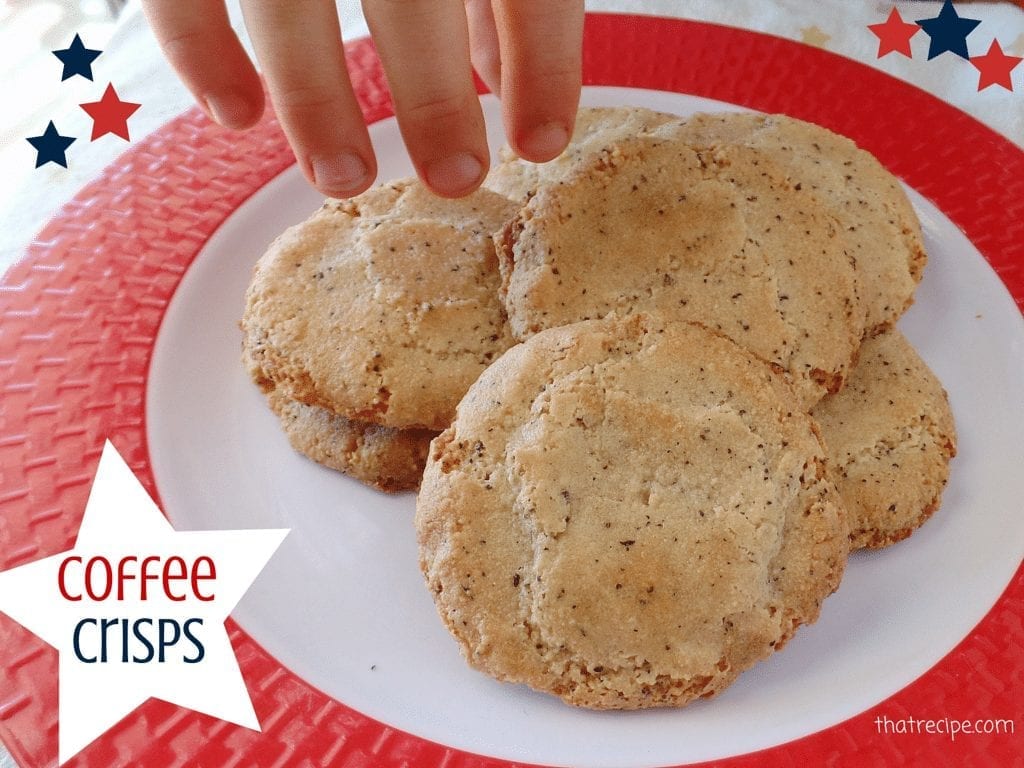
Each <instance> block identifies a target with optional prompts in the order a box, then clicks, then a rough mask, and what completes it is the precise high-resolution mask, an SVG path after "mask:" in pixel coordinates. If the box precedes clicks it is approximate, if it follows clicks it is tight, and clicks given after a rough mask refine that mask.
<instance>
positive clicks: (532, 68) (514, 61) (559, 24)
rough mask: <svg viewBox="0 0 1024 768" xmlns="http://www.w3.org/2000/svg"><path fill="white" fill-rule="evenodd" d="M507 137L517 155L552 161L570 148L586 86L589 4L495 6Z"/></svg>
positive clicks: (513, 2)
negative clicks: (585, 22)
mask: <svg viewBox="0 0 1024 768" xmlns="http://www.w3.org/2000/svg"><path fill="white" fill-rule="evenodd" d="M494 19H495V22H496V24H497V30H498V39H499V41H500V44H501V98H502V111H503V113H504V119H505V132H506V134H507V135H508V140H509V143H510V144H511V145H512V148H513V149H515V151H516V154H518V155H519V156H520V157H523V158H525V159H527V160H532V161H534V162H544V161H545V160H550V159H552V158H553V157H555V156H556V155H558V153H559V152H561V151H562V150H563V149H565V146H566V144H568V143H569V137H570V136H571V135H572V128H573V125H574V124H575V120H576V109H577V107H578V106H579V98H580V87H581V83H582V66H583V64H582V51H583V0H544V2H536V0H494Z"/></svg>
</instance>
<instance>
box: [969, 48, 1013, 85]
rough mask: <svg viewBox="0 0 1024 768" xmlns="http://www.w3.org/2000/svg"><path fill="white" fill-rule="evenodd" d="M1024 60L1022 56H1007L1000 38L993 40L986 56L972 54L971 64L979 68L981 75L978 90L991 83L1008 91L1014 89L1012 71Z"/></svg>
mask: <svg viewBox="0 0 1024 768" xmlns="http://www.w3.org/2000/svg"><path fill="white" fill-rule="evenodd" d="M1022 61H1024V58H1022V57H1020V56H1007V55H1006V54H1005V53H1003V47H1002V46H1001V45H999V41H998V40H993V41H992V45H990V46H989V49H988V53H986V54H985V55H984V56H972V57H971V64H973V65H974V66H975V67H977V68H978V71H979V72H980V73H981V77H979V78H978V90H979V91H983V90H985V89H986V88H988V87H989V86H990V85H1001V86H1003V88H1005V89H1006V90H1008V91H1012V90H1013V80H1012V79H1011V78H1010V73H1011V72H1013V70H1015V69H1016V68H1017V65H1018V64H1020V63H1021V62H1022Z"/></svg>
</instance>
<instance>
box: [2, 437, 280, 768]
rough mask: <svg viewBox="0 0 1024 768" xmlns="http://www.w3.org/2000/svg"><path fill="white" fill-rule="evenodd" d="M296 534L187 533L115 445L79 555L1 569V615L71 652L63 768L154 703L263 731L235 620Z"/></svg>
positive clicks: (107, 453)
mask: <svg viewBox="0 0 1024 768" xmlns="http://www.w3.org/2000/svg"><path fill="white" fill-rule="evenodd" d="M287 533H288V531H287V530H253V531H175V530H174V529H173V528H172V527H171V525H170V523H168V522H167V520H166V519H165V518H164V516H163V515H162V514H161V513H160V510H159V509H158V508H157V506H156V504H155V503H154V502H153V500H152V499H151V498H150V497H149V495H148V494H147V493H146V490H145V489H144V488H143V487H142V484H141V483H140V482H139V480H138V478H136V477H135V475H134V474H133V473H132V471H131V469H129V467H128V465H127V464H125V462H124V460H123V459H122V458H121V456H120V455H119V454H118V453H117V451H116V450H115V449H114V447H113V445H111V444H110V443H109V442H107V443H106V445H105V446H104V448H103V454H102V456H101V457H100V463H99V467H98V468H97V470H96V478H95V480H94V481H93V486H92V491H91V492H90V494H89V501H88V502H87V504H86V508H85V516H84V518H83V520H82V526H81V528H80V529H79V532H78V539H77V540H76V542H75V547H74V549H71V550H68V551H67V552H63V553H61V554H59V555H54V556H53V557H47V558H45V559H43V560H37V561H36V562H33V563H29V564H28V565H23V566H20V567H18V568H12V569H11V570H9V571H5V572H3V573H0V611H3V612H4V613H6V614H7V615H8V616H10V617H11V618H13V619H14V620H15V621H17V622H19V623H21V624H23V625H24V626H25V627H27V628H28V629H29V630H31V631H32V632H33V633H35V634H36V635H38V636H39V637H41V638H42V639H43V640H45V641H46V642H47V643H49V644H50V645H52V646H54V647H55V648H56V649H57V651H58V653H59V657H60V663H59V675H60V679H59V688H60V702H59V724H60V725H59V736H58V757H59V761H60V763H64V762H65V761H67V760H68V759H69V758H70V757H72V756H73V755H74V754H76V753H77V752H79V751H80V750H81V749H83V748H84V747H86V746H87V745H88V744H89V743H90V742H91V741H93V740H94V739H95V738H96V737H97V736H99V735H101V734H102V733H103V732H104V731H106V730H107V729H108V728H110V727H111V726H113V725H114V724H115V723H117V722H118V721H119V720H120V719H121V718H123V717H124V716H125V715H127V714H128V713H129V712H131V711H132V710H133V709H135V708H136V707H137V706H139V705H140V704H142V703H143V702H144V701H145V700H146V699H148V698H149V697H150V696H153V697H156V698H158V699H163V700H164V701H168V702H171V703H173V704H178V705H180V706H182V707H187V708H188V709H193V710H196V711H197V712H203V713H206V714H208V715H211V716H213V717H217V718H220V719H222V720H228V721H230V722H232V723H237V724H238V725H242V726H245V727H247V728H253V729H255V730H259V723H258V721H257V719H256V713H255V711H254V710H253V707H252V701H251V700H250V698H249V693H248V691H247V690H246V688H245V683H244V682H243V680H242V674H241V671H240V670H239V668H238V660H237V659H236V658H235V654H234V650H233V649H232V647H231V643H230V641H229V640H228V634H227V630H226V629H225V627H224V620H225V619H226V618H227V616H228V614H229V613H230V612H231V611H232V609H234V607H235V605H236V604H237V603H238V601H239V600H240V599H241V597H242V595H243V594H245V591H246V590H247V589H248V588H249V585H250V584H251V583H252V582H253V580H255V578H256V577H257V576H258V575H259V573H260V571H261V570H262V569H263V566H264V565H265V564H266V562H267V561H268V560H269V559H270V557H271V556H272V555H273V554H274V551H275V550H276V549H277V547H278V546H279V545H280V543H281V541H282V540H283V539H284V537H285V535H286V534H287ZM94 558H95V560H94ZM174 558H179V559H174ZM204 558H205V559H204ZM90 563H91V565H90ZM105 563H108V564H109V565H110V571H109V577H108V571H107V570H106V565H105ZM62 565H63V570H64V573H63V576H64V579H63V586H64V591H65V592H66V593H67V596H65V595H64V594H63V593H62V591H61V581H60V576H61V569H62ZM119 571H121V572H122V573H123V574H124V578H119ZM87 574H89V575H90V577H91V578H90V579H89V584H88V586H89V587H91V588H92V590H93V596H90V594H89V592H88V591H87V590H86V575H87ZM165 577H166V584H167V588H168V590H169V593H170V595H171V596H173V597H174V598H183V599H181V600H178V599H172V597H171V596H168V594H167V593H165V588H164V584H165ZM107 586H109V588H110V593H109V595H106V596H104V595H103V592H104V590H105V589H106V588H107ZM143 589H144V590H145V592H144V595H145V599H143ZM119 592H120V594H119ZM69 597H70V598H76V597H80V599H78V600H73V599H68V598H69ZM97 598H103V599H97ZM83 620H84V622H83ZM140 620H141V621H140ZM76 638H77V644H78V647H77V650H76V646H75V643H76ZM161 641H162V642H161ZM147 642H148V645H147ZM161 651H162V656H163V660H162V661H161V660H160V657H161ZM104 652H105V656H106V660H105V661H104V660H103V657H104ZM147 657H151V658H147Z"/></svg>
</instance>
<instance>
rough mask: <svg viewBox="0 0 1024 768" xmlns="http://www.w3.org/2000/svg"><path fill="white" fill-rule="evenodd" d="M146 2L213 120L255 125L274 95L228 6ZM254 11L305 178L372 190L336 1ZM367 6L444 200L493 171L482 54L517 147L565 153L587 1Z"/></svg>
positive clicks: (423, 168) (405, 122)
mask: <svg viewBox="0 0 1024 768" xmlns="http://www.w3.org/2000/svg"><path fill="white" fill-rule="evenodd" d="M492 2H493V5H492ZM142 5H143V8H144V10H145V12H146V16H147V17H148V18H149V21H150V23H151V24H152V26H153V29H154V30H155V32H156V36H157V39H158V40H159V41H160V46H161V47H162V48H163V51H164V53H165V54H166V55H167V58H168V59H169V60H170V62H171V64H172V65H173V66H174V68H175V69H176V70H177V71H178V74H179V75H180V76H181V78H182V80H184V82H185V84H186V85H187V86H188V88H189V89H190V90H191V91H192V93H193V94H194V95H195V97H196V99H197V100H198V101H199V103H200V105H202V106H203V107H204V108H205V109H206V111H207V112H208V113H209V114H210V116H211V117H212V118H213V119H214V120H216V121H217V122H218V123H220V124H222V125H225V126H228V127H230V128H247V127H249V126H251V125H252V124H253V123H255V122H256V120H258V119H259V116H260V114H261V113H262V112H263V89H262V87H261V85H260V81H259V78H258V77H257V75H256V70H255V69H254V68H253V65H252V63H251V62H250V61H249V60H248V58H247V57H246V55H245V52H244V51H243V49H242V46H241V44H240V43H239V42H238V38H237V37H236V36H235V33H234V32H233V31H232V29H231V27H230V26H229V24H228V16H227V13H226V11H225V9H224V7H223V5H222V4H221V3H220V2H214V1H213V0H143V3H142ZM492 7H493V12H492ZM242 9H243V11H244V14H245V23H246V26H247V27H248V29H249V33H250V35H251V37H252V42H253V45H254V47H255V49H256V54H257V57H258V59H259V61H260V64H261V65H262V69H263V74H264V76H265V77H266V80H267V86H268V89H269V92H270V99H271V101H272V102H273V103H274V107H275V109H276V110H277V115H278V118H279V119H280V121H281V125H282V126H283V127H284V131H285V133H286V134H287V136H288V141H289V143H290V144H291V145H292V149H293V150H294V151H295V156H296V157H297V158H298V161H299V165H300V167H301V168H302V170H303V172H304V173H305V174H306V177H307V178H308V179H309V180H310V181H311V182H312V183H313V185H314V186H316V188H317V189H319V190H320V191H321V192H323V193H324V194H325V195H330V196H333V197H347V196H350V195H354V194H357V193H359V192H362V191H363V190H364V189H366V188H367V187H368V186H369V185H370V184H371V183H372V182H373V179H374V177H375V176H376V173H377V171H376V161H375V159H374V156H373V149H372V148H371V146H370V140H369V136H368V134H367V132H366V126H365V125H364V123H363V115H362V112H361V111H360V109H359V105H358V104H357V103H356V99H355V96H354V95H353V92H352V85H351V83H350V82H349V77H348V72H347V69H346V67H345V55H344V51H343V49H342V43H341V32H340V30H339V26H338V17H337V14H336V9H335V5H334V0H242ZM363 10H364V12H365V14H366V19H367V22H368V24H369V26H370V31H371V33H372V34H373V39H374V42H375V43H376V46H377V51H378V52H379V54H380V58H381V60H382V61H383V63H384V69H385V72H386V73H387V78H388V83H389V84H390V87H391V93H392V94H393V96H394V102H395V110H396V112H397V115H398V122H399V125H400V126H401V129H402V136H403V138H404V140H405V145H406V147H407V148H408V150H409V155H410V157H411V158H412V161H413V164H414V165H415V166H416V172H417V173H418V174H419V175H420V178H422V179H423V181H424V182H426V183H427V185H428V186H429V187H430V188H431V189H433V190H434V191H435V192H436V193H437V194H440V195H444V196H446V197H456V196H459V195H464V194H468V193H469V192H471V191H472V190H474V189H476V187H477V186H478V185H479V184H480V182H481V181H482V180H483V178H484V175H485V174H486V173H487V167H488V149H487V140H486V137H485V135H484V121H483V115H482V113H481V111H480V105H479V102H478V100H477V95H476V91H475V89H474V87H473V80H472V74H471V70H470V67H471V63H470V62H471V61H472V65H473V66H475V67H476V70H477V72H479V74H480V76H481V78H483V80H484V81H485V82H486V83H487V84H488V86H489V87H490V88H491V89H492V90H493V91H494V92H495V93H497V94H499V95H500V96H501V99H502V107H503V110H504V117H505V132H506V134H507V135H508V139H509V143H510V144H511V145H512V147H513V148H514V149H515V150H516V152H517V153H518V154H519V155H521V156H522V157H524V158H526V159H528V160H533V161H536V162H541V161H544V160H550V159H551V158H553V157H555V156H556V155H557V154H558V153H559V152H561V151H562V149H564V148H565V145H566V143H567V142H568V139H569V134H570V133H571V130H572V126H573V122H574V119H575V114H576V107H577V102H578V99H579V92H580V76H581V74H580V72H581V64H580V51H581V47H582V30H583V0H363ZM467 19H468V23H467ZM499 50H500V55H499Z"/></svg>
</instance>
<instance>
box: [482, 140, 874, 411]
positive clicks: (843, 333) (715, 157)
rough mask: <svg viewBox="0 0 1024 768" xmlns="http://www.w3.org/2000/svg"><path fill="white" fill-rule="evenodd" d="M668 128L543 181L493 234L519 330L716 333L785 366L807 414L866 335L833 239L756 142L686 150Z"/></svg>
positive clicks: (825, 217)
mask: <svg viewBox="0 0 1024 768" xmlns="http://www.w3.org/2000/svg"><path fill="white" fill-rule="evenodd" d="M683 129H684V127H683V126H681V125H680V124H679V123H678V122H677V123H670V124H666V125H663V126H662V127H661V128H659V129H658V130H657V131H656V132H655V134H652V135H648V136H639V137H631V138H627V139H622V140H619V141H618V142H616V143H614V144H612V145H610V146H608V147H607V148H606V149H605V150H604V151H602V152H600V153H598V154H597V155H596V156H594V157H593V158H591V159H590V160H589V161H588V162H586V163H582V164H580V165H579V166H578V167H577V168H576V169H575V170H574V171H573V173H572V174H571V175H570V176H569V177H568V178H567V179H565V180H563V181H562V182H561V183H559V184H557V185H552V186H544V187H541V188H540V189H539V190H538V191H537V194H536V195H534V196H533V197H532V198H531V199H530V200H529V202H528V203H527V204H526V205H525V206H524V207H523V208H522V209H521V210H520V212H519V213H518V214H517V216H516V217H515V218H514V219H513V220H512V221H511V222H510V223H509V224H508V226H506V228H505V230H504V231H503V232H502V233H501V234H500V235H497V236H496V238H495V239H496V242H497V245H498V250H499V259H500V260H501V270H502V278H503V290H504V292H505V295H504V299H505V306H506V309H507V310H508V316H509V323H510V326H511V329H512V333H513V334H514V335H515V336H516V338H519V339H523V338H527V337H528V336H530V335H531V334H533V333H536V332H537V331H540V330H542V329H544V328H551V327H555V326H559V325H565V324H567V323H572V322H576V321H579V320H586V319H592V318H599V317H603V316H605V315H607V314H608V313H610V312H617V313H619V314H627V313H630V312H634V311H644V312H646V311H650V312H657V313H659V314H661V315H662V316H663V317H665V319H666V320H682V321H695V322H700V323H703V324H704V325H707V326H708V327H711V328H713V329H715V330H718V331H720V332H722V333H724V334H725V335H727V336H729V337H730V338H732V339H733V340H734V341H736V342H738V343H739V344H741V345H742V346H744V347H746V348H747V349H749V350H751V351H752V352H754V353H755V354H757V355H758V356H759V357H761V358H762V359H763V360H766V361H768V362H770V363H772V364H773V365H774V366H776V368H777V369H778V370H780V371H783V372H785V373H786V374H787V375H788V376H789V377H790V379H791V383H792V384H793V386H794V387H795V388H796V390H797V391H798V393H799V395H800V399H801V403H802V405H803V407H806V408H809V407H810V406H811V405H813V404H814V403H816V402H817V401H818V400H820V399H821V398H822V397H823V396H824V395H825V394H827V393H828V392H836V391H838V390H839V389H840V388H841V387H842V383H843V381H844V379H845V377H846V375H847V373H848V370H849V368H850V365H851V362H852V360H853V359H854V357H855V355H856V351H857V348H858V347H859V345H860V340H861V337H862V335H863V330H864V327H863V312H862V311H861V309H860V307H859V305H858V303H857V296H856V289H855V277H854V267H853V264H852V262H851V260H850V259H849V257H848V255H847V253H846V243H845V238H844V233H843V232H841V231H840V230H839V229H838V228H837V226H836V221H835V219H834V218H833V217H832V216H830V215H829V213H828V211H827V209H826V208H825V207H824V206H823V205H822V204H821V203H820V201H819V200H818V199H817V197H816V196H815V195H814V194H813V193H811V192H810V191H809V190H801V189H798V188H795V187H794V186H793V185H792V184H790V182H789V180H788V176H787V174H786V173H785V171H784V170H783V169H782V168H780V167H779V166H778V165H777V164H776V163H775V162H774V161H773V160H772V159H771V157H770V156H769V155H768V154H767V153H765V152H763V151H761V150H759V149H756V148H751V147H745V146H726V147H721V148H718V149H715V150H714V151H710V150H705V151H697V150H695V149H693V148H691V147H690V146H688V145H687V144H686V143H685V142H684V141H682V140H681V139H680V138H679V136H678V135H677V134H679V133H680V132H681V131H682V130H683Z"/></svg>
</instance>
